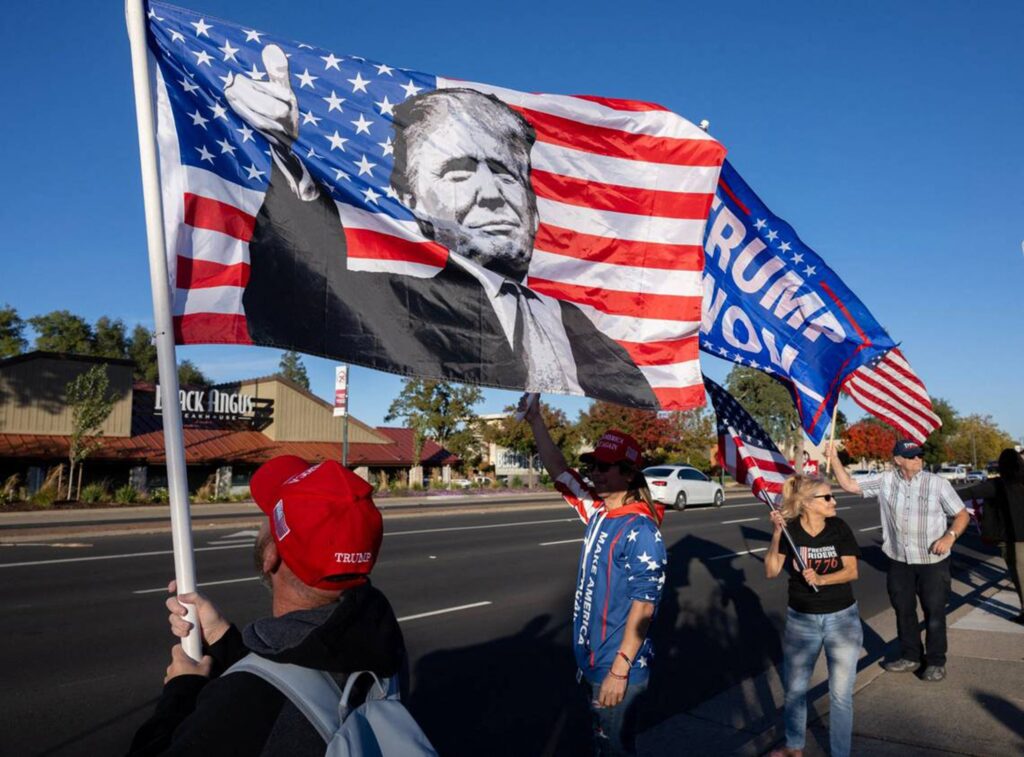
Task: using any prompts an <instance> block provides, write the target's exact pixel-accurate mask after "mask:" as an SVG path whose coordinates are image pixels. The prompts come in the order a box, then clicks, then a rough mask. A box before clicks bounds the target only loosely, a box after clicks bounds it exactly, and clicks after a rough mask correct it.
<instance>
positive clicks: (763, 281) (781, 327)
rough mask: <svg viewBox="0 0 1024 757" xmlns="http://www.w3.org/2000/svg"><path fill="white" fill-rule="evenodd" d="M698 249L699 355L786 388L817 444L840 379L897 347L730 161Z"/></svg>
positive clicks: (850, 292) (831, 271)
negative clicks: (767, 375) (701, 251)
mask: <svg viewBox="0 0 1024 757" xmlns="http://www.w3.org/2000/svg"><path fill="white" fill-rule="evenodd" d="M704 251H705V253H706V256H707V257H706V261H705V264H704V308H703V315H702V323H701V339H700V346H701V349H702V350H704V351H705V352H707V353H710V354H712V355H716V356H718V357H721V358H723V359H725V360H731V361H732V362H735V363H739V364H740V365H746V366H749V367H751V368H756V369H759V370H762V371H765V372H767V373H770V374H772V375H773V376H775V377H776V378H778V379H779V380H781V381H782V382H783V383H785V384H786V385H787V386H788V387H789V389H790V392H791V393H792V395H793V400H794V402H795V403H796V407H797V410H798V411H799V413H800V421H801V423H802V425H803V428H804V431H806V432H807V435H808V436H809V437H810V438H811V440H812V441H813V442H814V443H818V442H820V441H821V439H822V437H823V436H824V435H825V432H826V431H827V430H828V426H829V422H830V421H831V416H832V409H833V407H835V403H836V401H837V400H838V397H839V388H840V386H841V385H842V383H843V381H844V380H845V379H846V377H847V376H849V375H850V374H851V373H852V372H853V371H855V370H857V368H859V367H860V366H862V365H864V364H865V363H866V362H868V361H869V360H870V359H872V358H873V357H875V356H877V355H880V354H881V353H884V352H886V351H887V350H889V349H891V348H892V347H894V346H895V343H894V342H893V341H892V339H890V338H889V335H888V334H887V333H886V332H885V329H883V328H882V327H881V325H879V323H878V321H876V320H875V318H874V316H872V315H871V313H870V312H869V311H868V309H867V308H866V307H865V306H864V303H862V302H861V301H860V299H859V298H858V297H857V296H856V295H855V294H854V293H853V292H852V291H850V289H849V288H848V287H847V286H846V285H845V284H844V283H843V281H842V279H840V278H839V276H837V275H836V273H835V271H833V270H832V269H831V268H829V267H828V266H827V265H825V263H824V261H823V260H822V259H821V258H820V257H819V256H818V254H817V253H816V252H814V250H812V249H811V248H809V247H808V246H807V245H805V244H804V243H803V242H802V241H800V237H798V236H797V234H796V232H795V231H794V230H793V227H792V226H790V225H789V224H788V223H786V222H785V221H783V220H782V219H781V218H779V217H778V216H776V215H774V214H773V213H772V212H771V211H770V210H769V209H768V208H767V207H766V206H765V204H764V203H763V202H761V199H760V198H759V197H758V196H757V195H756V194H754V192H753V190H752V189H751V188H750V187H749V186H748V185H747V183H746V182H745V181H743V179H742V178H740V175H739V174H738V173H737V172H736V169H735V168H733V167H732V165H731V164H730V163H729V161H726V162H725V164H724V165H723V167H722V173H721V176H720V178H719V182H718V189H717V191H716V192H715V199H714V201H713V203H712V208H711V215H710V216H709V218H708V225H707V228H706V231H705V235H704Z"/></svg>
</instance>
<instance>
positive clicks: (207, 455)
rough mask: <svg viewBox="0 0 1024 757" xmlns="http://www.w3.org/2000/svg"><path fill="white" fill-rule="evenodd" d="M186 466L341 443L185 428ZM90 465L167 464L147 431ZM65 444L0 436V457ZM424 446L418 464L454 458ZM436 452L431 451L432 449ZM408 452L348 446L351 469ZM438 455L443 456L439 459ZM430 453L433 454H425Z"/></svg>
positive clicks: (317, 451)
mask: <svg viewBox="0 0 1024 757" xmlns="http://www.w3.org/2000/svg"><path fill="white" fill-rule="evenodd" d="M184 437H185V461H186V463H187V464H188V465H198V464H204V463H221V462H233V463H253V464H259V463H263V462H266V461H267V460H269V459H270V458H272V457H277V456H278V455H297V456H298V457H301V458H302V459H303V460H306V461H307V462H310V463H315V462H320V461H322V460H340V459H341V443H340V442H275V441H273V440H272V439H269V438H267V437H266V436H264V435H263V434H261V433H260V432H259V431H232V430H224V429H212V428H186V429H184ZM100 441H101V446H100V447H99V448H98V449H97V450H95V451H94V452H93V453H92V454H91V455H90V459H91V460H105V461H117V460H123V461H129V460H131V461H138V462H140V463H149V464H151V465H157V464H162V463H164V462H165V461H166V456H165V454H164V435H163V432H162V431H148V432H145V433H142V434H139V435H137V436H132V437H127V438H126V437H104V438H102V439H101V440H100ZM69 443H70V439H69V437H67V436H49V435H43V434H0V457H20V458H44V459H63V458H66V457H67V454H68V445H69ZM429 444H431V445H432V446H431V447H429V448H428V446H427V445H424V454H423V458H422V459H423V462H424V463H425V464H427V465H443V464H445V463H446V462H455V461H456V460H457V458H456V457H455V456H454V455H451V454H450V453H447V452H445V451H444V450H442V449H441V448H440V447H438V446H437V445H436V444H433V443H432V442H431V443H429ZM435 448H436V449H435ZM411 450H412V448H411V447H409V449H408V450H405V449H403V448H402V446H401V445H399V444H359V443H352V444H349V448H348V459H349V464H350V465H374V466H377V465H381V466H408V465H411V457H412V453H411ZM436 450H440V451H441V453H443V454H438V453H437V451H436ZM428 453H433V454H428Z"/></svg>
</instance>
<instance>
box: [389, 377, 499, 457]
mask: <svg viewBox="0 0 1024 757" xmlns="http://www.w3.org/2000/svg"><path fill="white" fill-rule="evenodd" d="M482 399H483V393H482V392H481V391H480V388H479V387H477V386H472V385H469V384H453V383H450V382H448V381H433V380H429V379H405V381H404V382H403V384H402V391H401V392H400V393H399V395H398V397H396V398H395V400H394V401H393V402H392V403H391V406H390V407H389V408H388V414H387V415H386V416H385V417H384V420H385V421H387V422H389V423H390V422H391V421H393V420H395V419H397V418H403V419H404V420H405V423H406V424H407V425H408V426H409V427H410V428H411V429H412V430H413V433H414V436H413V439H414V442H413V460H414V461H418V460H419V458H420V453H421V452H422V450H423V442H424V440H426V439H433V440H434V441H435V442H437V443H438V444H440V445H441V446H442V447H444V448H445V449H450V448H449V447H448V445H449V444H450V443H451V440H452V438H453V437H454V436H455V435H456V434H458V433H459V432H460V431H464V430H465V429H467V428H468V427H469V426H470V425H471V424H472V423H473V421H474V419H475V418H476V413H475V412H474V411H473V407H474V406H475V405H478V404H479V403H480V401H481V400H482Z"/></svg>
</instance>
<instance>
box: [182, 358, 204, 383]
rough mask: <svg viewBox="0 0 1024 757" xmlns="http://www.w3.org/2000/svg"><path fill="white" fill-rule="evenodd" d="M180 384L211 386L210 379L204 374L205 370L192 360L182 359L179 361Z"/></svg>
mask: <svg viewBox="0 0 1024 757" xmlns="http://www.w3.org/2000/svg"><path fill="white" fill-rule="evenodd" d="M178 385H179V386H209V385H210V380H209V379H208V378H206V376H204V375H203V372H202V371H201V370H199V368H198V367H197V366H196V364H195V363H193V362H192V361H191V360H182V361H181V362H180V363H178Z"/></svg>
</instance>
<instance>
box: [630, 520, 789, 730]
mask: <svg viewBox="0 0 1024 757" xmlns="http://www.w3.org/2000/svg"><path fill="white" fill-rule="evenodd" d="M750 531H751V533H746V532H745V533H744V536H745V537H747V538H748V539H750V538H754V537H755V536H756V535H761V534H763V532H760V531H754V530H753V529H751V530H750ZM764 536H767V534H764ZM730 552H731V550H730V549H728V548H726V547H723V546H722V545H720V544H717V543H716V542H713V541H710V540H707V539H703V538H701V537H699V536H695V535H693V534H688V535H687V536H685V537H683V538H682V539H680V540H679V541H678V542H676V543H675V544H674V545H672V547H671V548H670V549H669V550H668V571H667V575H666V578H665V590H664V594H663V595H662V601H661V607H660V608H659V610H658V617H657V618H656V619H655V621H654V624H653V626H652V629H651V637H652V639H653V640H654V644H655V650H656V654H657V657H656V658H655V659H656V662H655V665H654V667H653V668H652V671H651V684H650V689H649V690H648V692H647V695H646V701H645V702H644V703H643V706H642V709H641V713H640V716H641V730H645V729H646V728H648V727H652V726H654V725H656V724H658V723H660V722H662V721H664V720H667V719H669V718H671V717H672V716H674V715H677V714H679V713H680V712H684V711H686V710H688V709H690V708H691V707H694V706H696V705H697V704H699V703H700V702H702V701H704V700H705V699H707V698H708V697H710V696H712V695H714V694H716V693H717V692H719V691H722V690H724V689H727V688H729V687H730V686H732V685H734V684H736V683H738V682H740V681H742V680H743V679H746V678H750V677H753V676H757V675H758V674H759V673H761V672H762V671H763V670H764V669H765V668H767V667H769V666H773V665H777V664H779V662H780V661H781V659H782V644H781V639H780V636H779V629H780V628H781V627H782V623H783V615H782V614H781V612H773V613H772V614H771V615H769V614H767V613H766V612H765V610H764V608H763V607H762V604H761V598H760V597H759V596H758V594H757V593H756V592H754V591H753V589H751V588H750V587H749V586H748V585H747V583H746V578H745V576H744V573H743V571H742V570H741V569H740V568H738V567H736V565H735V564H734V563H735V561H736V560H737V559H740V560H745V559H748V558H747V557H746V556H742V557H740V558H736V557H728V555H729V554H730ZM695 571H706V572H707V573H708V574H709V575H710V577H711V578H712V579H713V583H712V586H711V588H710V591H709V593H708V594H707V596H706V597H703V598H701V601H700V602H699V603H693V602H691V601H680V593H679V590H680V589H682V588H684V587H687V586H690V585H691V584H692V583H694V582H695V581H697V580H698V579H697V578H696V577H695V575H694V573H695ZM770 698H771V692H770V691H768V690H767V688H765V690H763V691H758V699H760V700H764V701H762V705H765V704H767V703H768V701H770ZM743 714H746V713H743ZM741 716H742V715H741Z"/></svg>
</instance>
